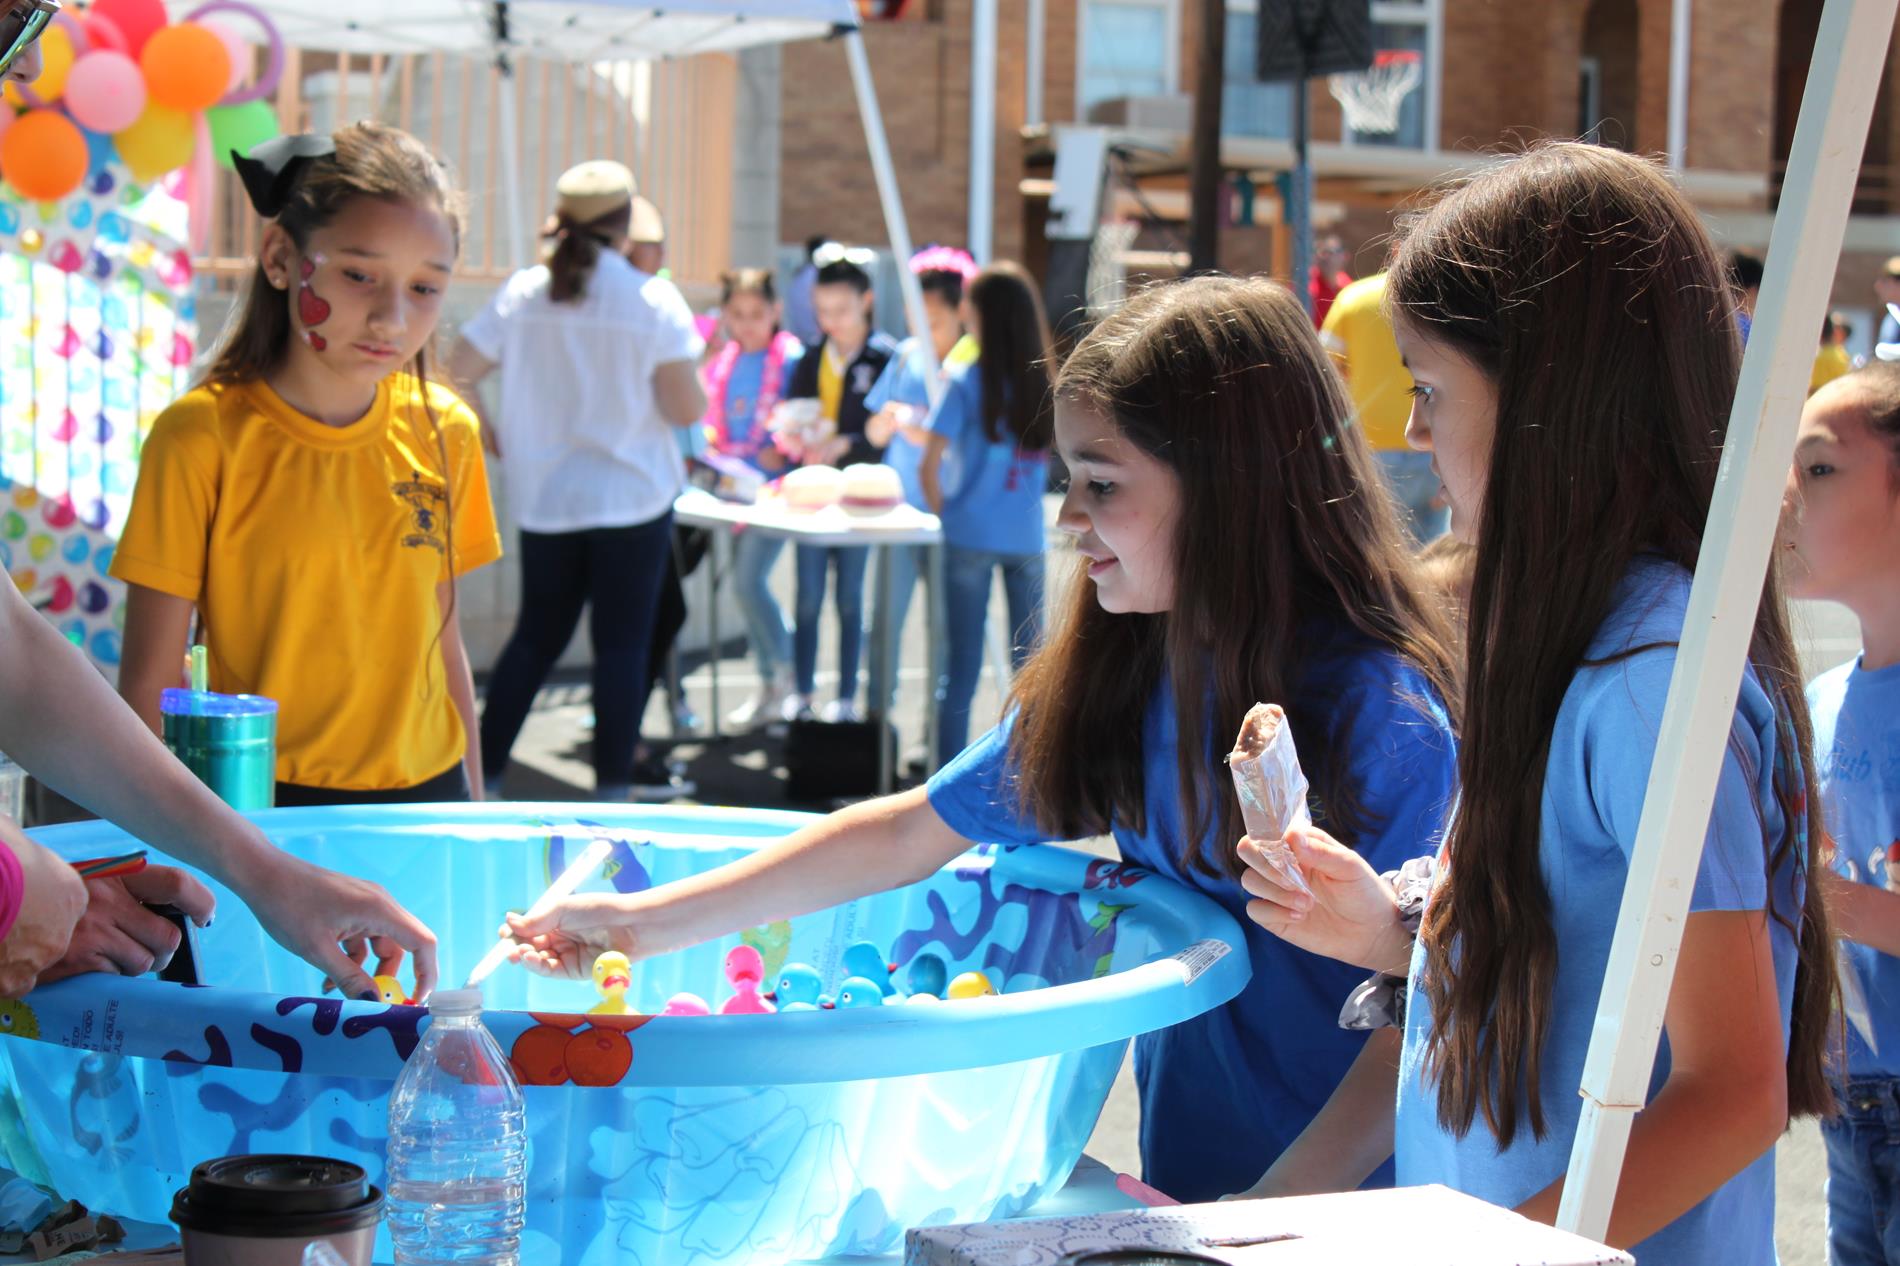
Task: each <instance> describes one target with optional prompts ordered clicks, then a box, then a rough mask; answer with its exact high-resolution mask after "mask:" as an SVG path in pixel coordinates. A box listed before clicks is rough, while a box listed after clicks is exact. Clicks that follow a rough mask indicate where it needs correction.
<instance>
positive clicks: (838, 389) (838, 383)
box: [818, 343, 844, 422]
mask: <svg viewBox="0 0 1900 1266" xmlns="http://www.w3.org/2000/svg"><path fill="white" fill-rule="evenodd" d="M843 402H844V370H843V369H842V368H841V367H840V366H839V364H838V362H837V360H836V359H835V358H834V357H833V356H832V354H831V344H829V343H826V344H825V345H824V346H822V347H820V348H819V349H818V408H819V410H820V411H822V412H823V413H824V415H825V416H826V417H828V418H830V419H831V420H832V421H833V422H836V421H837V420H838V406H839V405H840V404H842V403H843Z"/></svg>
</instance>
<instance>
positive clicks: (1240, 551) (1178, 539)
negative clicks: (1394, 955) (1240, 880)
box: [1010, 277, 1454, 878]
mask: <svg viewBox="0 0 1900 1266" xmlns="http://www.w3.org/2000/svg"><path fill="white" fill-rule="evenodd" d="M1056 393H1057V395H1058V397H1060V398H1061V399H1063V400H1066V401H1074V402H1076V403H1079V404H1083V405H1086V406H1087V407H1090V408H1093V409H1096V410H1098V411H1099V412H1101V413H1102V414H1103V415H1105V416H1106V417H1108V418H1111V419H1113V420H1114V422H1115V423H1116V424H1117V425H1118V426H1119V427H1120V428H1121V430H1122V432H1123V434H1124V435H1126V436H1127V438H1128V439H1129V441H1130V442H1132V443H1133V444H1135V445H1137V446H1138V447H1140V448H1141V449H1142V450H1143V451H1144V452H1146V453H1148V454H1150V455H1151V456H1153V457H1154V458H1155V459H1156V460H1158V461H1160V462H1162V463H1164V464H1166V465H1167V466H1168V467H1169V468H1170V469H1171V470H1172V471H1173V472H1174V474H1175V476H1176V477H1177V478H1178V480H1179V482H1180V490H1181V509H1180V515H1179V518H1178V520H1177V522H1178V527H1177V529H1176V533H1175V539H1174V549H1173V562H1174V593H1175V597H1174V604H1173V607H1172V609H1171V610H1169V611H1167V612H1165V613H1162V614H1155V615H1141V614H1119V615H1117V614H1111V613H1109V612H1107V611H1104V610H1103V609H1102V608H1101V606H1100V605H1099V604H1098V603H1097V602H1096V600H1095V592H1094V588H1093V586H1092V585H1090V584H1089V582H1088V581H1087V580H1086V579H1085V578H1084V577H1083V576H1082V574H1081V572H1082V567H1081V560H1079V559H1078V560H1077V562H1078V565H1077V568H1076V575H1075V579H1074V581H1073V583H1072V585H1071V589H1070V592H1071V595H1072V596H1071V598H1070V601H1069V605H1068V608H1067V610H1066V611H1065V612H1064V613H1062V615H1061V616H1060V618H1059V619H1058V621H1057V622H1056V625H1055V628H1054V629H1053V630H1052V631H1051V633H1050V635H1049V637H1048V639H1047V640H1046V642H1045V643H1044V645H1043V648H1042V650H1041V651H1039V652H1038V653H1037V654H1036V656H1035V657H1034V658H1033V659H1032V660H1030V662H1029V663H1028V664H1027V665H1026V666H1025V667H1024V669H1023V671H1022V672H1021V673H1020V674H1019V675H1018V677H1017V679H1016V685H1015V688H1014V690H1013V691H1012V695H1011V700H1012V703H1013V704H1014V705H1015V706H1016V707H1017V708H1018V709H1019V710H1020V711H1019V713H1018V716H1017V721H1016V726H1015V730H1014V737H1013V738H1012V741H1011V745H1010V746H1011V758H1012V760H1013V761H1014V762H1015V764H1016V767H1017V770H1018V792H1019V794H1020V797H1021V801H1022V803H1023V804H1024V805H1025V806H1026V807H1027V808H1029V809H1030V810H1031V811H1032V812H1033V813H1034V814H1035V815H1036V817H1037V819H1038V821H1039V822H1040V823H1041V824H1042V825H1043V827H1044V828H1045V829H1047V830H1048V831H1049V832H1050V833H1051V834H1052V835H1055V836H1058V837H1059V838H1063V839H1071V838H1076V837H1078V836H1084V835H1090V834H1098V833H1101V832H1103V831H1106V830H1107V829H1109V828H1110V827H1111V826H1114V825H1121V826H1125V827H1128V828H1131V829H1134V830H1145V829H1146V824H1147V805H1146V804H1145V802H1144V797H1143V791H1142V751H1141V743H1140V741H1139V736H1140V734H1141V732H1142V717H1143V714H1144V712H1145V710H1146V708H1147V706H1148V704H1149V702H1150V700H1151V699H1152V698H1153V697H1154V694H1155V691H1156V689H1157V688H1158V687H1159V686H1161V685H1162V684H1163V683H1164V682H1165V683H1166V684H1167V685H1168V686H1169V687H1170V689H1171V691H1172V694H1173V697H1174V703H1175V707H1176V710H1177V715H1178V720H1179V727H1180V734H1181V735H1182V738H1181V741H1180V743H1179V744H1178V756H1177V768H1178V774H1179V778H1180V802H1181V808H1182V827H1183V829H1184V831H1185V834H1184V836H1183V840H1182V850H1183V853H1182V857H1181V859H1180V860H1181V863H1182V865H1183V867H1184V868H1188V869H1191V870H1193V871H1196V872H1199V873H1201V874H1204V875H1209V876H1226V877H1228V878H1237V877H1238V876H1239V873H1240V870H1241V862H1240V860H1239V858H1238V857H1237V856H1236V855H1235V853H1234V850H1233V849H1232V848H1231V847H1225V846H1223V847H1218V848H1216V849H1214V850H1212V851H1211V853H1210V851H1209V850H1207V849H1205V848H1204V847H1203V841H1204V840H1205V839H1206V838H1207V837H1208V833H1209V832H1210V830H1211V831H1212V832H1213V838H1215V839H1216V840H1217V841H1221V842H1222V843H1223V845H1224V844H1226V843H1229V842H1231V841H1234V840H1238V839H1239V838H1240V837H1241V836H1242V835H1243V834H1245V828H1244V827H1243V825H1242V824H1241V821H1240V813H1239V807H1238V803H1237V802H1236V800H1235V797H1234V795H1233V794H1232V791H1231V789H1227V788H1225V787H1224V786H1223V785H1222V784H1224V783H1225V782H1226V778H1225V774H1224V773H1221V771H1220V760H1219V756H1218V755H1217V753H1216V748H1215V744H1216V743H1217V742H1218V744H1219V750H1220V751H1223V752H1224V751H1225V750H1226V747H1227V744H1228V742H1229V741H1230V736H1231V735H1233V734H1234V733H1235V732H1236V731H1237V730H1238V729H1239V728H1240V722H1241V718H1242V717H1243V716H1244V715H1245V714H1246V711H1247V709H1248V708H1249V707H1251V706H1252V705H1253V704H1255V703H1258V702H1260V701H1262V700H1268V701H1275V702H1282V701H1288V702H1290V701H1291V700H1292V699H1293V698H1294V697H1295V695H1296V694H1297V692H1298V689H1299V686H1300V682H1301V677H1302V669H1303V665H1304V652H1305V650H1306V649H1307V646H1308V645H1309V643H1308V641H1307V639H1308V638H1310V637H1311V636H1313V628H1314V621H1315V619H1317V620H1319V621H1321V622H1331V623H1332V624H1333V625H1334V626H1335V628H1334V630H1333V632H1335V633H1336V634H1338V635H1344V636H1358V637H1363V638H1364V639H1366V640H1367V641H1369V642H1371V643H1374V644H1377V645H1379V646H1384V647H1388V648H1390V649H1391V650H1392V651H1394V652H1395V653H1397V654H1398V655H1399V656H1400V657H1402V658H1403V659H1404V660H1405V661H1406V662H1408V663H1409V664H1411V665H1412V666H1414V667H1415V668H1416V669H1417V670H1418V672H1419V673H1420V674H1421V675H1422V677H1423V678H1424V680H1425V682H1426V683H1428V684H1429V686H1430V688H1431V690H1433V691H1435V692H1436V693H1437V694H1438V696H1439V698H1440V699H1443V700H1450V699H1452V698H1453V697H1454V691H1453V688H1452V686H1453V681H1452V674H1453V663H1452V654H1451V652H1450V650H1449V649H1448V644H1449V637H1450V635H1449V632H1448V630H1447V627H1446V624H1445V620H1444V615H1443V612H1442V610H1441V608H1440V605H1439V604H1438V602H1437V601H1436V600H1435V599H1433V598H1431V597H1429V596H1427V595H1426V593H1425V592H1424V589H1423V587H1422V585H1421V583H1420V581H1419V578H1418V574H1417V571H1416V568H1415V564H1414V563H1413V560H1412V558H1411V556H1410V554H1409V552H1408V551H1407V549H1406V544H1405V542H1406V538H1405V536H1404V531H1403V529H1402V528H1401V527H1400V526H1399V520H1398V512H1397V505H1396V502H1395V501H1394V500H1393V499H1392V497H1391V496H1390V494H1389V493H1387V492H1386V490H1385V487H1384V484H1383V483H1382V482H1381V480H1380V477H1379V475H1378V472H1377V468H1376V467H1375V466H1374V464H1373V458H1372V452H1371V450H1370V449H1369V448H1367V446H1366V441H1365V437H1364V436H1363V435H1362V434H1361V433H1360V432H1359V430H1358V429H1356V428H1355V427H1353V426H1352V425H1351V424H1350V418H1351V413H1352V410H1351V405H1350V404H1349V402H1348V401H1347V399H1346V396H1345V392H1344V389H1343V387H1342V386H1341V384H1340V381H1339V377H1338V375H1337V374H1336V373H1335V372H1334V371H1333V369H1332V366H1331V365H1330V363H1329V362H1328V361H1327V358H1326V353H1325V352H1324V351H1322V350H1321V349H1320V345H1319V338H1318V336H1317V335H1316V334H1315V333H1314V331H1313V323H1312V321H1311V320H1309V319H1308V318H1307V316H1306V313H1305V311H1304V310H1303V309H1302V308H1301V307H1300V305H1299V303H1298V301H1297V300H1295V299H1294V298H1293V296H1292V294H1291V292H1289V291H1287V290H1286V289H1285V288H1284V287H1281V286H1278V285H1275V284H1273V283H1271V282H1267V281H1260V280H1255V281H1241V280H1236V279H1233V278H1226V277H1196V278H1192V279H1190V280H1186V281H1180V282H1173V283H1169V284H1164V285H1159V286H1155V287H1153V288H1151V289H1149V290H1146V291H1143V292H1142V293H1140V294H1138V295H1136V296H1135V297H1134V298H1132V299H1130V300H1129V301H1128V303H1127V304H1126V305H1124V306H1123V307H1122V308H1121V309H1120V310H1119V311H1118V312H1116V313H1114V314H1113V315H1111V316H1109V317H1108V318H1107V319H1106V320H1104V321H1103V322H1102V323H1101V324H1100V325H1099V326H1097V327H1096V328H1095V330H1094V331H1093V332H1092V333H1090V334H1089V336H1088V337H1087V338H1085V339H1084V340H1083V341H1082V343H1081V344H1080V346H1078V347H1077V348H1076V350H1075V352H1074V354H1073V355H1071V356H1070V357H1069V360H1068V362H1067V364H1065V365H1064V366H1063V368H1062V372H1061V374H1060V375H1059V376H1058V378H1057V381H1056ZM1418 703H1419V706H1420V707H1421V708H1429V707H1431V706H1432V704H1431V701H1429V700H1423V699H1421V700H1419V701H1418ZM1315 720H1316V721H1319V720H1323V719H1318V718H1316V719H1315ZM1306 721H1307V718H1296V721H1295V724H1296V725H1297V724H1303V723H1305V722H1306ZM1349 725H1350V718H1347V717H1340V718H1335V719H1332V728H1331V731H1330V732H1324V733H1320V734H1319V735H1317V737H1318V738H1319V739H1320V741H1319V742H1318V743H1313V742H1312V740H1313V738H1314V737H1315V735H1314V734H1313V733H1312V732H1302V733H1301V734H1300V736H1299V737H1300V740H1301V742H1302V743H1303V744H1307V745H1309V746H1308V747H1307V748H1305V749H1303V752H1302V754H1303V756H1304V757H1305V759H1306V763H1307V772H1308V774H1309V776H1310V777H1311V779H1312V782H1313V785H1314V788H1315V791H1316V792H1317V795H1318V800H1319V816H1321V817H1323V818H1325V819H1326V820H1327V821H1328V822H1329V823H1331V824H1333V825H1334V827H1335V829H1342V830H1351V829H1352V825H1353V823H1354V821H1355V818H1356V815H1357V803H1358V799H1359V794H1358V793H1359V789H1358V788H1356V787H1354V786H1353V785H1352V782H1351V772H1350V767H1349V763H1348V762H1347V760H1345V759H1344V756H1343V751H1344V748H1345V746H1346V742H1345V733H1346V729H1347V727H1348V726H1349ZM1217 774H1218V775H1219V777H1218V779H1217V777H1216V775H1217Z"/></svg>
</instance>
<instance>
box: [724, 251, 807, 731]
mask: <svg viewBox="0 0 1900 1266" xmlns="http://www.w3.org/2000/svg"><path fill="white" fill-rule="evenodd" d="M719 287H720V289H719V321H720V324H721V325H722V326H724V327H725V332H726V343H725V345H724V346H723V347H721V348H720V349H719V351H718V352H717V353H715V354H714V355H713V357H712V359H711V360H709V361H707V363H706V368H705V370H704V371H703V372H704V377H705V380H706V418H705V422H704V423H703V430H704V432H705V436H706V442H707V445H708V447H709V449H710V450H711V452H712V453H713V454H714V455H715V456H716V457H717V458H720V459H724V460H728V461H741V462H744V463H745V464H746V465H748V466H750V467H752V468H753V469H754V470H757V471H758V472H760V473H761V474H762V475H764V476H765V477H766V478H767V479H776V478H777V477H778V476H779V475H781V474H783V473H784V472H785V470H786V469H787V467H788V465H789V463H788V462H787V461H786V459H785V456H784V455H783V454H782V453H780V452H779V450H778V447H777V446H776V445H775V444H774V443H773V442H772V429H771V427H770V426H769V425H768V423H769V421H770V419H771V416H772V410H773V409H774V408H775V407H776V406H777V405H778V402H779V401H780V400H781V399H783V398H784V395H785V389H786V387H787V386H788V385H789V384H790V383H791V380H792V367H793V366H794V365H796V364H797V363H798V358H799V357H800V356H801V355H802V354H803V353H804V350H805V349H804V345H803V344H801V343H800V342H799V341H798V340H797V339H796V338H795V337H793V336H792V335H791V334H788V333H786V332H785V331H783V330H781V329H779V324H778V323H779V306H778V296H777V294H776V293H775V292H774V290H773V283H772V273H771V270H769V269H765V268H741V269H739V270H738V271H736V272H730V273H727V274H725V275H724V276H722V277H721V278H720V279H719ZM784 548H785V538H784V537H782V536H768V535H766V534H765V533H763V532H741V533H740V534H739V540H738V543H737V545H736V547H735V548H734V551H733V559H732V569H733V572H734V578H735V583H736V585H737V587H738V593H739V610H740V612H741V613H742V614H743V615H744V616H745V624H746V636H747V639H748V640H749V641H750V642H751V643H752V659H753V662H754V663H756V664H757V665H758V667H759V688H758V689H757V690H755V691H754V692H753V693H752V697H751V698H749V699H747V700H746V701H745V702H744V703H742V704H740V705H739V707H738V708H737V709H736V710H735V711H734V712H733V713H732V715H731V716H729V717H727V718H726V719H727V721H728V722H729V723H730V724H731V725H732V727H733V728H734V729H736V730H743V729H747V728H749V727H751V726H754V725H765V724H768V723H770V722H773V721H780V720H783V719H784V715H783V713H784V707H785V702H786V700H788V699H789V698H791V695H792V690H793V685H792V626H791V625H790V623H789V622H787V621H786V619H785V612H784V609H783V608H781V607H780V606H779V604H778V599H777V598H775V597H773V596H772V584H771V579H772V564H774V563H776V562H777V561H778V556H779V554H780V553H781V552H782V551H783V550H784Z"/></svg>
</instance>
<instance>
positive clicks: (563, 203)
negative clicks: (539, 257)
mask: <svg viewBox="0 0 1900 1266" xmlns="http://www.w3.org/2000/svg"><path fill="white" fill-rule="evenodd" d="M554 193H555V200H554V213H555V214H556V215H561V216H566V217H567V219H568V220H569V221H570V222H571V223H574V224H591V223H593V222H594V221H595V220H598V219H600V217H602V216H603V215H609V214H611V213H613V212H615V211H618V210H619V209H620V208H621V207H624V206H626V205H627V204H628V203H629V202H631V201H633V200H634V198H635V197H636V195H637V187H636V186H635V184H634V180H633V173H632V172H630V171H628V170H627V169H626V167H625V166H624V165H623V164H620V163H616V162H614V161H613V160H612V159H606V158H600V159H595V160H594V161H593V162H588V163H582V164H581V165H580V166H578V167H570V168H568V169H567V170H566V171H564V172H562V173H561V178H560V180H559V181H557V182H556V183H555V186H554Z"/></svg>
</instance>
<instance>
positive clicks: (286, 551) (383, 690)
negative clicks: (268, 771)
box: [112, 374, 501, 791]
mask: <svg viewBox="0 0 1900 1266" xmlns="http://www.w3.org/2000/svg"><path fill="white" fill-rule="evenodd" d="M429 391H430V395H429V402H430V404H431V405H432V406H433V407H434V410H435V414H436V418H437V421H438V423H439V425H440V427H441V444H440V446H438V444H437V441H436V437H435V433H434V431H433V429H432V428H431V426H430V423H429V418H428V414H427V413H426V411H425V410H424V407H423V399H422V393H421V391H420V390H419V384H418V383H417V382H416V380H415V379H414V378H412V377H410V376H408V375H406V374H397V375H392V376H391V377H389V378H387V379H385V380H384V381H383V383H382V385H381V386H380V387H378V388H377V393H376V403H375V404H374V405H373V406H372V407H371V409H370V411H369V413H368V414H366V415H365V416H364V417H363V418H362V420H360V421H358V422H355V423H352V424H351V425H349V426H346V427H330V426H325V425H323V424H322V423H320V422H317V421H316V420H314V419H312V418H309V417H306V416H304V415H303V414H301V413H298V412H297V411H296V410H294V409H292V408H291V407H290V406H289V405H288V404H286V403H284V401H283V399H282V398H281V397H280V396H278V395H277V393H276V392H274V391H272V390H271V389H270V388H269V387H267V386H265V385H264V384H263V383H261V382H253V383H245V384H243V385H240V386H228V387H216V386H213V387H200V388H198V389H197V390H195V391H192V392H189V393H187V394H186V395H185V396H184V397H182V398H181V399H179V400H178V401H177V402H176V403H175V404H173V405H172V406H171V407H170V408H168V409H166V410H165V411H164V412H163V413H161V414H160V415H159V417H158V421H157V422H156V423H155V424H154V425H153V427H152V434H151V437H150V438H149V439H147V440H146V441H145V447H144V451H143V453H142V455H141V457H140V464H139V478H138V486H137V488H136V489H135V490H134V492H133V496H132V509H131V512H130V514H129V516H128V517H127V519H126V524H125V534H124V536H123V537H122V538H121V539H120V541H119V545H118V548H117V550H116V551H115V553H114V554H113V559H112V574H113V575H114V576H117V577H118V578H120V579H121V580H125V581H128V582H130V583H132V584H135V585H144V586H146V587H147V588H150V589H156V590H158V591H159V592H161V593H167V594H171V595H173V596H175V597H179V598H185V599H187V600H189V601H191V602H193V603H195V604H197V608H198V613H199V615H200V616H201V617H202V619H203V622H204V626H205V642H206V645H207V647H208V648H209V651H210V661H211V688H212V689H213V690H219V691H225V692H229V693H249V694H260V695H265V696H267V697H269V698H272V699H275V700H277V702H278V705H279V707H278V716H277V778H278V780H279V781H282V782H294V783H301V784H304V785H306V786H316V787H328V788H334V789H341V790H352V791H358V790H389V789H394V788H399V787H412V786H415V785H416V784H418V783H421V782H424V781H426V780H428V779H430V778H433V777H435V776H436V775H438V774H441V773H444V772H445V771H447V770H448V769H450V768H452V767H453V766H454V765H455V764H456V763H457V762H458V761H460V760H461V759H462V757H463V754H464V751H465V749H466V746H467V742H468V736H467V735H466V734H465V733H464V732H463V729H462V721H461V717H460V716H459V715H458V714H457V713H456V710H455V704H454V702H453V700H452V699H451V698H450V696H449V692H448V687H447V678H446V675H445V673H444V669H443V659H442V651H441V645H440V643H439V642H438V641H437V635H438V632H439V630H440V628H441V624H442V616H441V611H440V609H439V607H438V605H437V603H436V592H435V591H436V586H437V584H439V583H440V582H441V581H443V580H446V579H448V578H449V576H450V574H451V571H452V572H453V574H455V575H461V574H462V573H464V572H467V571H469V570H471V569H473V568H476V567H480V566H482V565H483V564H485V563H490V562H493V561H494V560H495V559H496V558H499V557H500V556H501V537H500V534H499V533H498V532H497V531H496V528H495V511H494V507H493V506H492V505H491V504H490V502H489V497H488V475H487V470H486V468H485V466H484V465H483V461H482V450H481V444H480V438H479V435H478V433H477V424H476V421H475V415H474V414H473V413H472V412H471V411H470V410H469V408H468V406H467V405H465V404H463V403H462V402H461V400H460V399H458V398H457V397H456V396H455V394H454V393H453V392H451V391H449V390H447V389H446V388H442V387H435V386H432V387H431V388H430V389H429ZM444 451H446V455H447V465H448V469H449V470H450V471H451V472H453V473H452V476H451V478H449V479H448V480H447V483H448V484H449V485H450V486H451V489H452V493H451V495H452V506H453V511H454V515H453V554H452V558H453V567H452V568H451V551H450V548H449V546H450V542H449V540H448V539H446V538H445V533H444V531H443V519H444V517H445V515H444V505H443V501H444V496H443V491H444V482H445V481H444V479H443V453H444Z"/></svg>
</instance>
